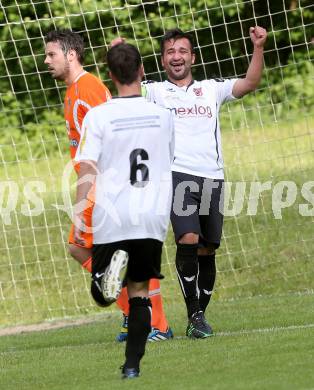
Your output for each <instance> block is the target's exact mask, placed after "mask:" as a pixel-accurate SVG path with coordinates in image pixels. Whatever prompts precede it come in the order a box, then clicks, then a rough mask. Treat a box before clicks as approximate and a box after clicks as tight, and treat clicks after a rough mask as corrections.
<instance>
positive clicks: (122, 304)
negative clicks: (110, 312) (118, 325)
mask: <svg viewBox="0 0 314 390" xmlns="http://www.w3.org/2000/svg"><path fill="white" fill-rule="evenodd" d="M116 303H117V305H118V307H119V308H120V310H121V311H122V312H123V314H124V315H125V316H128V315H129V296H128V290H127V288H126V287H123V289H122V291H121V294H120V295H119V298H118V299H117V301H116Z"/></svg>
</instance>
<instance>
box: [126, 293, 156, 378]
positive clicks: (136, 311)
mask: <svg viewBox="0 0 314 390" xmlns="http://www.w3.org/2000/svg"><path fill="white" fill-rule="evenodd" d="M129 305H130V312H129V323H128V338H127V341H126V349H125V357H126V361H125V365H124V366H125V367H126V368H135V369H136V370H139V366H140V360H141V359H142V357H143V355H144V353H145V345H146V341H147V336H148V335H149V332H150V330H151V325H150V323H151V307H152V304H151V302H150V299H149V298H142V297H135V298H131V299H129Z"/></svg>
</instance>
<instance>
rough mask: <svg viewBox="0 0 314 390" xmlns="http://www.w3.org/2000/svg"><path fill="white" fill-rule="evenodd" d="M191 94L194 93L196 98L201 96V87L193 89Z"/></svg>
mask: <svg viewBox="0 0 314 390" xmlns="http://www.w3.org/2000/svg"><path fill="white" fill-rule="evenodd" d="M193 92H194V93H195V95H196V96H203V91H202V87H199V88H193Z"/></svg>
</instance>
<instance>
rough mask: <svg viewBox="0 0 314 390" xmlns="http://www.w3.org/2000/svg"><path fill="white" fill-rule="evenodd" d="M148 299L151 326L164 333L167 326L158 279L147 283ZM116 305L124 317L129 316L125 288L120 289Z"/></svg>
mask: <svg viewBox="0 0 314 390" xmlns="http://www.w3.org/2000/svg"><path fill="white" fill-rule="evenodd" d="M149 298H150V300H151V302H152V322H151V325H152V327H153V328H157V329H159V330H160V331H161V332H166V331H167V329H168V327H169V325H168V321H167V319H166V316H165V313H164V309H163V305H162V297H161V295H160V281H159V279H151V280H150V281H149ZM117 305H118V307H119V308H120V310H121V311H122V312H123V314H124V315H126V316H128V315H129V296H128V291H127V288H126V287H124V288H123V289H122V291H121V294H120V296H119V298H118V299H117Z"/></svg>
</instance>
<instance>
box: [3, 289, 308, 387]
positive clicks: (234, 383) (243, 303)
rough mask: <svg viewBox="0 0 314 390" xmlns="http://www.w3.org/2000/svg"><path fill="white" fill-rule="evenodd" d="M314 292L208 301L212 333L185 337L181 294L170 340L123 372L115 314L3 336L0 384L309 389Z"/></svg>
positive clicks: (175, 306)
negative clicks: (135, 370)
mask: <svg viewBox="0 0 314 390" xmlns="http://www.w3.org/2000/svg"><path fill="white" fill-rule="evenodd" d="M313 305H314V296H313V295H310V294H308V295H297V294H289V295H284V296H277V297H255V298H251V299H240V300H234V301H224V302H223V301H214V302H212V304H211V306H210V308H209V312H208V314H207V317H208V318H209V319H210V318H211V319H212V320H211V321H210V322H211V324H212V325H213V327H214V329H215V331H216V334H215V336H213V337H211V338H209V339H206V340H195V341H194V340H188V339H186V338H185V337H184V331H185V325H186V319H185V313H184V311H183V306H182V305H181V304H180V302H177V303H176V304H172V305H171V306H167V312H168V317H169V320H170V322H171V325H172V327H173V330H174V332H175V338H174V340H171V341H166V342H160V343H155V344H149V345H148V346H147V350H146V355H145V356H144V358H143V361H142V375H141V377H140V378H139V379H136V380H133V381H127V383H126V382H125V381H122V380H121V379H120V370H119V366H120V365H121V364H122V363H123V357H124V345H121V344H118V343H116V342H115V341H114V337H115V335H116V334H117V332H118V331H119V321H120V317H119V316H118V314H117V313H116V314H111V315H110V314H108V315H105V316H102V317H98V319H97V321H95V322H93V323H91V324H88V325H84V326H75V327H68V328H63V329H58V330H50V331H44V332H34V333H28V334H27V333H25V334H21V335H14V336H5V337H1V339H0V343H1V349H0V351H1V353H0V359H1V360H0V368H1V376H0V388H1V389H6V390H11V389H12V390H13V389H14V390H16V389H23V390H42V389H49V390H64V389H67V390H72V389H73V390H74V389H75V390H85V389H93V390H94V389H95V390H96V389H110V390H111V389H121V388H128V389H137V390H140V389H147V388H150V389H152V390H155V389H163V390H166V389H189V390H190V389H219V390H220V389H239V390H243V389H248V390H254V389H256V390H257V389H258V390H262V389H267V390H277V389H278V390H289V389H291V390H310V389H314V370H313V356H314V344H313V338H314V316H313Z"/></svg>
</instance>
